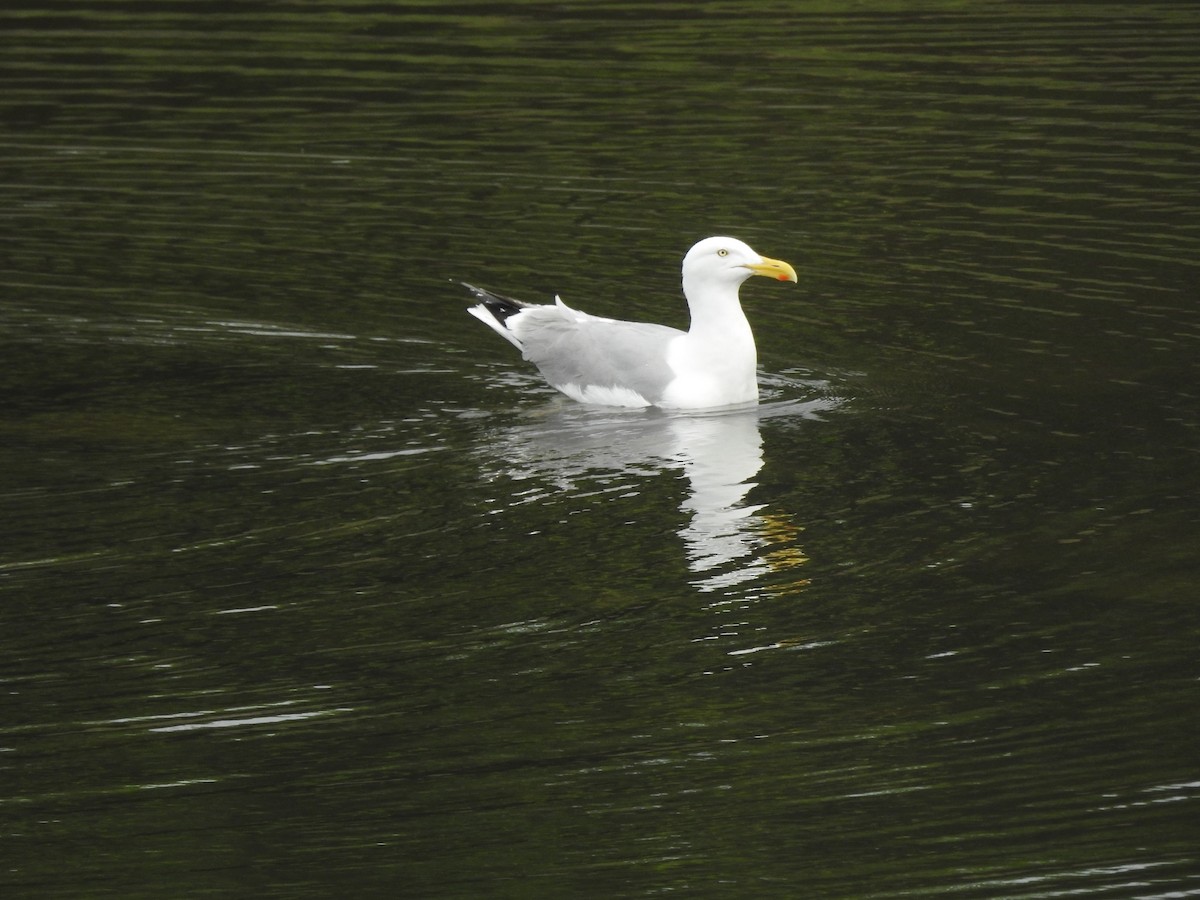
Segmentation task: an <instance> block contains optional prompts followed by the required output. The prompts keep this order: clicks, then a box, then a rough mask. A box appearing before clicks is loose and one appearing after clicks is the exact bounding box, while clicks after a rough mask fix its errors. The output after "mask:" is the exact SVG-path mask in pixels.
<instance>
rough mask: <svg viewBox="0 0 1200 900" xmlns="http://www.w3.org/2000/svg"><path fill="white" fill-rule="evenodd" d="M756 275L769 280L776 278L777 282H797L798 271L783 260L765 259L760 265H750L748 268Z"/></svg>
mask: <svg viewBox="0 0 1200 900" xmlns="http://www.w3.org/2000/svg"><path fill="white" fill-rule="evenodd" d="M746 268H747V269H749V270H750V271H751V272H753V273H754V274H755V275H764V276H766V277H767V278H774V279H776V280H777V281H795V280H796V270H795V269H793V268H792V267H791V266H789V265H788V264H787V263H785V262H784V261H783V260H782V259H771V258H770V257H766V256H764V257H763V260H762V262H760V263H750V264H748V265H747V266H746Z"/></svg>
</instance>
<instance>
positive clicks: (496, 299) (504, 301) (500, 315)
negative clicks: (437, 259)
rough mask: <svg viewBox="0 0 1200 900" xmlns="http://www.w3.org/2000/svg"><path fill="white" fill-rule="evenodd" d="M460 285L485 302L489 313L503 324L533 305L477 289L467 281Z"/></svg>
mask: <svg viewBox="0 0 1200 900" xmlns="http://www.w3.org/2000/svg"><path fill="white" fill-rule="evenodd" d="M460 284H462V286H463V287H465V288H466V289H467V290H468V291H470V292H471V293H472V294H474V295H475V296H476V297H478V298H479V299H480V300H481V301H483V305H484V307H485V308H486V309H487V311H488V312H490V313H491V314H492V315H493V316H495V317H496V319H497V320H498V321H500V322H503V321H504V320H505V319H507V318H508V317H509V316H515V315H516V314H517V313H519V312H520V311H521V310H523V309H525V308H526V307H528V306H531V305H532V304H529V303H525V302H524V301H522V300H516V299H514V298H512V297H505V296H504V295H503V294H496V293H493V292H492V291H487V290H484V289H483V288H481V287H476V286H475V285H473V284H468V283H467V282H465V281H463V282H460Z"/></svg>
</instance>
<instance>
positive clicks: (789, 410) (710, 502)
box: [487, 399, 836, 591]
mask: <svg viewBox="0 0 1200 900" xmlns="http://www.w3.org/2000/svg"><path fill="white" fill-rule="evenodd" d="M834 406H836V401H834V400H830V399H820V400H813V401H810V402H807V403H798V402H790V401H789V402H785V403H776V404H763V405H759V406H755V407H752V408H742V409H733V410H724V411H719V412H711V413H687V414H684V413H663V412H659V411H657V410H630V411H627V410H609V409H597V408H594V407H585V406H580V405H577V404H572V405H570V406H567V405H560V404H554V405H552V406H550V407H549V408H547V409H546V410H543V411H542V412H541V413H540V414H539V415H540V418H539V419H538V421H536V422H533V423H528V424H522V425H517V426H513V427H510V428H505V429H501V430H499V431H497V432H494V433H492V435H490V438H491V442H490V443H489V446H488V448H487V453H488V457H489V459H490V460H491V462H492V466H493V467H495V466H496V465H499V466H500V469H499V471H497V472H496V474H497V475H503V476H506V477H509V478H513V479H517V480H524V479H534V478H536V479H542V480H544V481H545V482H547V483H548V484H549V485H553V490H552V491H551V490H540V489H538V488H533V489H531V490H528V491H516V492H514V494H513V496H512V497H510V498H509V499H508V501H507V502H508V503H509V504H513V503H528V502H536V501H540V500H544V499H546V498H548V497H549V496H552V495H557V494H558V493H559V492H562V491H566V492H569V493H571V494H572V495H573V496H575V497H588V496H596V495H601V494H608V493H613V492H616V493H618V495H620V494H628V493H629V490H630V484H629V482H630V478H631V477H634V478H637V477H650V476H653V475H656V474H658V473H660V472H661V471H663V470H664V469H677V470H681V471H682V472H683V474H684V476H685V477H686V479H687V484H688V495H687V497H686V498H685V499H684V501H683V503H682V504H681V505H680V508H681V510H682V511H683V512H685V513H686V514H687V515H686V516H685V517H684V518H683V519H681V521H680V525H679V530H678V534H679V537H680V538H681V540H682V542H683V547H684V550H685V552H686V554H687V562H688V567H689V569H690V570H691V571H692V572H694V573H695V574H696V576H697V577H696V580H695V581H694V582H693V583H694V584H695V586H696V587H697V588H699V589H700V590H702V591H714V590H720V589H723V588H728V587H731V586H733V585H737V584H741V583H742V582H745V581H748V580H750V579H753V578H756V577H758V576H760V575H762V574H764V573H766V572H768V571H769V570H771V569H773V568H779V567H781V566H782V565H794V564H796V563H797V562H802V561H803V556H802V555H801V554H800V553H799V552H798V551H796V550H794V549H791V548H784V549H778V550H771V551H769V552H767V548H768V547H769V546H771V545H774V544H779V543H781V542H785V541H786V542H790V540H791V539H792V538H794V536H795V533H796V531H797V530H798V529H796V528H795V526H792V525H790V524H789V523H788V522H787V520H786V517H783V516H779V515H773V514H772V513H770V512H768V511H766V510H765V507H764V505H762V504H758V505H756V504H750V503H747V495H748V494H749V492H750V489H751V488H753V487H754V486H755V481H754V480H753V479H754V478H755V476H756V475H757V474H758V472H759V470H761V469H762V467H763V441H762V434H761V432H760V427H759V426H760V423H761V422H762V420H763V419H764V418H768V417H775V416H789V417H795V418H816V417H817V416H818V414H819V413H821V412H822V411H825V410H828V409H831V408H833V407H834Z"/></svg>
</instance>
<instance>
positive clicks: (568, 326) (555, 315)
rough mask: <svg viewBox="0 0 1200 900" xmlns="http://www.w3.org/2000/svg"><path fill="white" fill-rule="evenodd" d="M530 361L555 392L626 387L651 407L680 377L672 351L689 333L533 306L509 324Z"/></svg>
mask: <svg viewBox="0 0 1200 900" xmlns="http://www.w3.org/2000/svg"><path fill="white" fill-rule="evenodd" d="M508 325H509V328H510V329H512V330H513V331H514V332H515V333H516V335H517V336H518V337H519V338H520V341H521V344H522V346H523V348H524V356H525V358H526V359H527V360H529V361H530V362H532V363H533V364H534V365H535V366H537V367H538V370H539V371H540V372H541V373H542V375H543V376H544V377H545V379H546V380H547V381H549V382H550V383H551V384H552V385H554V386H555V387H561V386H562V385H568V384H572V385H576V386H577V387H580V388H584V387H588V386H596V387H622V388H628V389H629V390H633V391H636V392H637V393H638V394H640V395H641V396H642V397H644V398H645V399H646V400H647V401H649V402H650V403H657V402H658V401H659V400H661V399H662V395H663V391H664V390H666V387H667V385H668V384H670V383H671V381H672V380H673V379H674V377H675V373H674V371H672V369H671V367H670V366H669V365H668V364H667V345H668V344H670V343H671V341H673V340H674V339H675V338H678V337H682V336H683V332H682V331H679V330H677V329H675V328H668V327H667V326H666V325H651V324H644V323H641V322H622V321H618V320H615V319H603V318H600V317H598V316H589V315H587V314H586V313H581V312H578V311H576V310H573V309H571V308H569V307H567V306H564V305H558V306H533V307H528V308H526V309H524V310H522V311H521V313H520V315H518V316H515V317H513V318H512V319H511V320H509V322H508Z"/></svg>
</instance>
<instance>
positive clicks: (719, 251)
mask: <svg viewBox="0 0 1200 900" xmlns="http://www.w3.org/2000/svg"><path fill="white" fill-rule="evenodd" d="M728 255H729V251H728V250H726V249H725V248H724V247H722V248H721V249H720V250H718V251H717V256H728Z"/></svg>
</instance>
